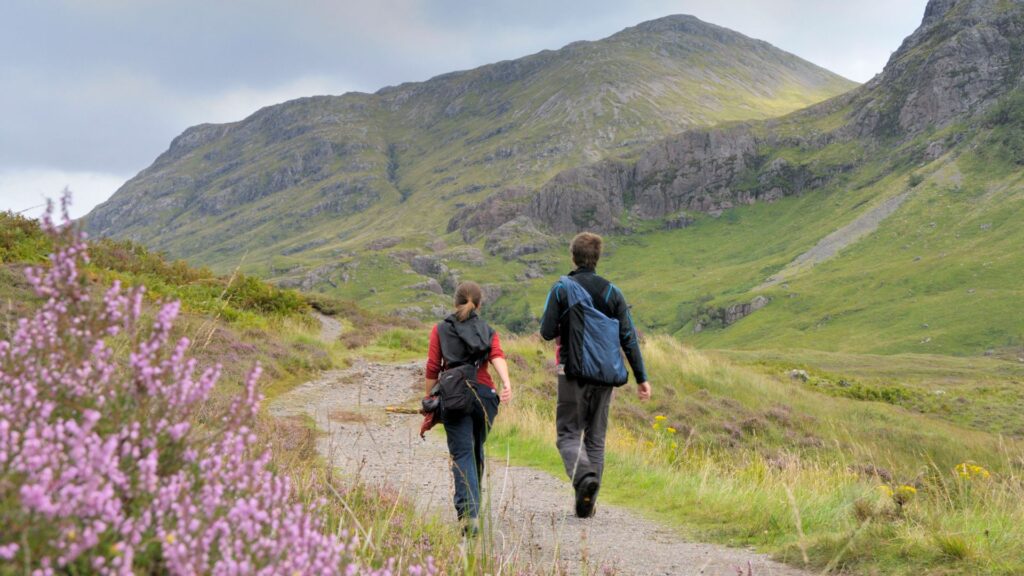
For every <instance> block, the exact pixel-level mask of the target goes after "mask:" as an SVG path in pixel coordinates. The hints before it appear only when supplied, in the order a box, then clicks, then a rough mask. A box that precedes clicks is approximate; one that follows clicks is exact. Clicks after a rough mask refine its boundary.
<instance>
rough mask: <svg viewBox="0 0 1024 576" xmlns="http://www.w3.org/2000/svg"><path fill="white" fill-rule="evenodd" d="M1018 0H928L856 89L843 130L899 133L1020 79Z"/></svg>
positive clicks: (992, 96)
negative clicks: (880, 65)
mask: <svg viewBox="0 0 1024 576" xmlns="http://www.w3.org/2000/svg"><path fill="white" fill-rule="evenodd" d="M1022 59H1024V16H1022V9H1021V5H1020V3H1019V2H1004V1H1003V0H931V1H930V2H928V6H927V8H926V9H925V15H924V19H923V21H922V23H921V26H920V27H919V28H918V29H917V30H916V31H915V32H914V33H913V34H911V35H910V36H908V37H907V38H906V40H904V41H903V44H902V45H901V46H900V47H899V49H898V50H897V51H896V52H895V53H893V55H892V57H891V58H890V59H889V62H888V64H886V66H885V69H884V70H883V71H882V73H881V74H879V75H878V76H876V77H875V78H874V79H872V80H871V82H869V83H868V84H867V85H865V86H863V87H862V88H860V89H858V90H857V91H856V96H857V97H856V98H854V99H853V100H852V102H851V104H852V106H853V107H854V108H855V112H854V113H853V114H852V117H851V120H852V121H851V122H850V123H849V124H848V125H847V126H846V127H845V130H844V131H845V132H846V133H848V134H854V135H857V136H876V137H897V138H905V137H907V136H913V135H916V134H919V133H921V132H923V131H925V130H928V129H930V128H934V127H940V126H944V125H946V124H948V123H949V122H951V121H954V120H957V119H960V118H962V117H964V116H965V115H969V114H972V113H975V112H978V111H980V110H983V109H985V108H986V107H987V106H989V105H990V104H992V103H993V102H994V101H995V100H996V99H997V98H998V97H999V96H1001V95H1002V94H1003V93H1005V92H1006V91H1007V90H1008V89H1010V88H1012V87H1014V86H1017V85H1019V84H1020V82H1021V79H1022V76H1021V71H1022Z"/></svg>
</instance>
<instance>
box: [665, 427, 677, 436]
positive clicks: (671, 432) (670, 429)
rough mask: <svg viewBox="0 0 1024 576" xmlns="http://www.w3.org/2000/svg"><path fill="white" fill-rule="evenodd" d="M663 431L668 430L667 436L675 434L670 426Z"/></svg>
mask: <svg viewBox="0 0 1024 576" xmlns="http://www.w3.org/2000/svg"><path fill="white" fill-rule="evenodd" d="M665 430H668V433H669V434H675V433H676V429H675V428H673V427H671V426H669V427H668V428H665Z"/></svg>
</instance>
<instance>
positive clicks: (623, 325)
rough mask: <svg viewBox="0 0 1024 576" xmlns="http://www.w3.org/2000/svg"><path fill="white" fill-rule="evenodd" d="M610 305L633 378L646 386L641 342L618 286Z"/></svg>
mask: <svg viewBox="0 0 1024 576" xmlns="http://www.w3.org/2000/svg"><path fill="white" fill-rule="evenodd" d="M609 304H610V305H611V306H610V307H611V309H612V310H614V311H615V315H616V316H617V318H618V320H619V345H621V346H622V351H623V352H624V353H625V354H626V360H627V361H629V367H630V368H632V369H633V377H634V378H636V383H637V384H646V383H647V370H646V369H645V368H644V358H643V356H641V354H640V340H639V339H638V338H637V336H636V328H635V327H634V326H633V316H632V315H631V314H630V313H629V305H627V304H626V298H625V296H623V295H622V291H621V290H619V288H618V286H615V285H612V301H611V302H609ZM648 394H650V393H649V392H648Z"/></svg>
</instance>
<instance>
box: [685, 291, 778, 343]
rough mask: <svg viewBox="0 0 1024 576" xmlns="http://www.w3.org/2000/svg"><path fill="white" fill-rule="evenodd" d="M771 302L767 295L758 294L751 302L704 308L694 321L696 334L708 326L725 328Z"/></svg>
mask: <svg viewBox="0 0 1024 576" xmlns="http://www.w3.org/2000/svg"><path fill="white" fill-rule="evenodd" d="M769 302H771V299H770V298H768V297H767V296H757V297H755V298H754V299H753V300H751V301H750V302H743V303H740V304H733V305H731V306H720V307H708V308H703V309H702V310H701V311H700V313H699V314H698V315H697V318H696V320H694V323H693V332H694V334H697V333H700V332H703V331H704V330H706V329H708V328H725V327H727V326H729V325H731V324H735V323H736V322H739V321H740V320H742V319H744V318H746V317H747V316H750V315H751V314H753V313H754V312H757V311H758V310H760V309H761V308H764V307H765V306H767V305H768V303H769Z"/></svg>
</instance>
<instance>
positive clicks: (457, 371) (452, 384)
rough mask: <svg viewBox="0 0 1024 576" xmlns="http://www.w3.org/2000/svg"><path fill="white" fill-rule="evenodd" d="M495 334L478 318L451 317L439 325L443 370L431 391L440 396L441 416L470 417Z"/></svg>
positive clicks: (474, 316) (452, 417) (450, 417)
mask: <svg viewBox="0 0 1024 576" xmlns="http://www.w3.org/2000/svg"><path fill="white" fill-rule="evenodd" d="M492 334H493V331H492V330H491V328H490V327H489V326H487V324H486V323H485V322H483V321H482V320H481V319H480V318H478V317H477V316H476V315H475V314H473V316H471V317H470V318H469V319H468V320H467V321H465V322H460V321H458V320H456V319H455V317H454V316H449V317H448V318H446V319H445V321H444V322H442V323H441V324H439V325H438V336H439V338H440V342H441V352H442V358H443V361H444V369H443V370H442V372H441V373H440V374H439V375H438V377H437V384H436V385H435V386H434V389H433V390H432V391H431V393H432V394H433V392H434V391H436V392H437V394H438V396H440V400H441V402H440V409H441V415H442V418H444V419H454V418H459V417H462V416H465V415H466V414H469V413H470V411H471V410H472V408H473V403H474V402H479V399H478V398H477V395H476V384H477V380H476V374H477V372H478V371H479V370H480V366H482V365H483V363H484V361H486V359H487V356H488V355H489V354H490V352H491V335H492Z"/></svg>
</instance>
